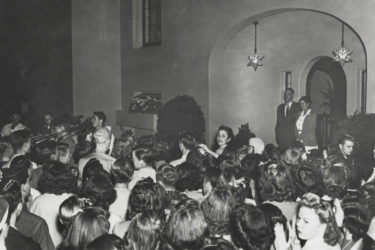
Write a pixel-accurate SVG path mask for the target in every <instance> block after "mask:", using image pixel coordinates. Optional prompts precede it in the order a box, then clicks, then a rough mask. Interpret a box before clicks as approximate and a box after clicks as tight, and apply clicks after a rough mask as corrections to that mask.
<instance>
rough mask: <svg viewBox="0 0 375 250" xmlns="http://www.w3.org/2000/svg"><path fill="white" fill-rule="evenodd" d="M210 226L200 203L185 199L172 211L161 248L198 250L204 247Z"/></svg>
mask: <svg viewBox="0 0 375 250" xmlns="http://www.w3.org/2000/svg"><path fill="white" fill-rule="evenodd" d="M207 236H208V227H207V222H206V220H205V217H204V214H203V211H202V210H201V209H200V208H199V203H198V202H197V201H194V200H185V201H182V202H181V204H178V205H177V206H176V208H175V209H174V210H173V211H172V212H171V215H170V216H169V219H168V221H167V224H166V226H165V230H164V238H163V242H162V244H161V247H160V248H159V249H163V250H166V249H168V250H196V249H200V248H201V247H203V244H204V239H205V238H206V237H207Z"/></svg>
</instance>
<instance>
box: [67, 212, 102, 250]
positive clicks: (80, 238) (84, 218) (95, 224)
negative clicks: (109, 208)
mask: <svg viewBox="0 0 375 250" xmlns="http://www.w3.org/2000/svg"><path fill="white" fill-rule="evenodd" d="M108 231H109V222H108V220H107V218H106V212H105V211H104V210H103V209H100V208H97V207H92V208H87V209H85V210H84V211H83V212H80V213H78V214H77V215H76V216H75V217H74V219H73V221H72V224H71V225H70V227H69V229H68V231H67V234H66V237H65V238H64V241H63V242H62V243H61V246H63V247H65V248H68V249H69V248H70V249H77V250H78V249H79V250H83V249H86V246H87V245H88V244H89V243H90V242H92V241H93V240H94V239H96V238H98V237H99V236H101V235H103V234H107V233H108Z"/></svg>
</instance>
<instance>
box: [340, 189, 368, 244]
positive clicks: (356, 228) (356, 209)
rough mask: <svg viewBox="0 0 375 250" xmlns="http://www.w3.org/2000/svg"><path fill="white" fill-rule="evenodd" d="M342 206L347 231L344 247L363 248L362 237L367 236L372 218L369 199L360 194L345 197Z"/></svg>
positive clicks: (344, 225)
mask: <svg viewBox="0 0 375 250" xmlns="http://www.w3.org/2000/svg"><path fill="white" fill-rule="evenodd" d="M341 206H342V209H343V211H344V221H343V227H344V232H345V242H344V244H343V248H342V249H343V250H350V249H352V248H353V249H361V248H360V247H362V245H363V242H362V239H363V238H364V237H365V236H366V234H367V230H368V229H369V226H370V222H371V219H372V212H373V211H371V206H370V205H369V203H368V201H367V199H364V198H362V197H359V196H347V197H345V198H344V199H343V201H342V203H341Z"/></svg>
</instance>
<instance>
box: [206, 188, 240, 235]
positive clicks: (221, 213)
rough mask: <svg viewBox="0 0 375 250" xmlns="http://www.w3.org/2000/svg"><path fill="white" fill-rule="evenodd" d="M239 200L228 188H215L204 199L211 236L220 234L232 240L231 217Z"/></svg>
mask: <svg viewBox="0 0 375 250" xmlns="http://www.w3.org/2000/svg"><path fill="white" fill-rule="evenodd" d="M236 204H237V201H236V199H235V197H234V196H233V195H232V192H231V191H230V190H229V189H226V188H215V189H214V190H213V191H212V192H211V193H210V194H209V195H208V196H207V198H206V199H204V200H203V201H202V204H201V208H202V210H203V213H204V216H205V218H206V221H207V223H208V230H209V232H210V236H214V237H215V236H220V237H223V238H225V239H227V240H230V231H229V219H230V214H231V212H232V210H233V208H234V207H235V206H236Z"/></svg>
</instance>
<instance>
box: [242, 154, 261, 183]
mask: <svg viewBox="0 0 375 250" xmlns="http://www.w3.org/2000/svg"><path fill="white" fill-rule="evenodd" d="M260 162H261V156H260V155H258V154H251V155H247V156H245V158H243V159H242V161H241V166H242V168H243V169H244V171H245V175H246V177H247V178H248V179H253V180H254V181H258V180H259V177H260V168H259V164H260Z"/></svg>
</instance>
